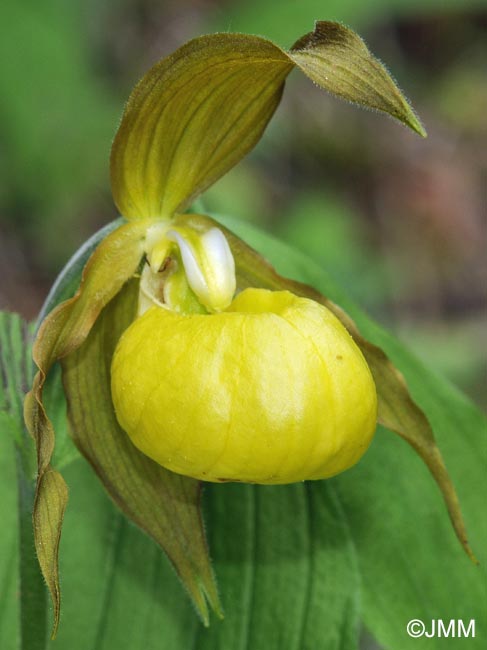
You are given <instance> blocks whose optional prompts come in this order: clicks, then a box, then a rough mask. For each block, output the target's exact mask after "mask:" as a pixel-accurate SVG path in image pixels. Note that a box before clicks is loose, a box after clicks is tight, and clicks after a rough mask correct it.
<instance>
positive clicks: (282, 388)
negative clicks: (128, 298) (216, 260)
mask: <svg viewBox="0 0 487 650" xmlns="http://www.w3.org/2000/svg"><path fill="white" fill-rule="evenodd" d="M112 396H113V403H114V406H115V411H116V414H117V418H118V420H119V423H120V425H121V426H122V428H123V429H124V430H125V431H126V432H127V433H128V435H129V436H130V438H131V440H132V442H133V443H134V444H135V445H136V446H137V447H138V448H139V449H140V450H141V451H142V452H143V453H145V454H146V455H147V456H149V457H150V458H152V459H153V460H155V461H156V462H157V463H159V464H160V465H162V466H164V467H166V468H167V469H169V470H172V471H174V472H177V473H179V474H185V475H187V476H192V477H194V478H197V479H201V480H204V481H244V482H249V483H292V482H295V481H301V480H306V479H321V478H327V477H330V476H333V475H334V474H338V473H339V472H342V471H344V470H345V469H347V468H349V467H350V466H352V465H353V464H355V463H356V462H357V461H358V460H359V459H360V457H361V456H362V455H363V454H364V452H365V451H366V449H367V447H368V446H369V444H370V442H371V439H372V436H373V434H374V431H375V426H376V418H377V397H376V391H375V385H374V382H373V379H372V376H371V373H370V370H369V368H368V366H367V364H366V362H365V360H364V358H363V356H362V354H361V352H360V350H359V349H358V347H357V346H356V345H355V343H354V342H353V340H352V338H351V337H350V335H349V334H348V332H347V331H346V330H345V328H344V327H343V326H342V325H341V323H340V322H339V321H338V320H337V319H336V318H335V316H334V315H333V314H332V313H331V312H330V311H329V310H328V309H326V308H325V307H323V306H322V305H319V304H318V303H316V302H314V301H312V300H308V299H305V298H299V297H297V296H295V295H293V294H292V293H290V292H287V291H274V292H273V291H267V290H264V289H246V290H245V291H243V292H242V293H240V294H239V295H238V296H237V297H236V298H235V299H234V301H233V302H232V304H231V305H230V307H229V308H228V309H227V310H226V311H224V312H221V313H218V314H187V315H184V314H178V313H175V312H172V311H170V310H168V309H165V308H163V307H158V306H155V307H152V308H151V309H149V310H148V311H147V312H146V313H145V314H144V315H143V316H141V317H140V318H138V319H137V320H136V321H134V323H133V324H132V325H131V326H130V327H129V328H128V329H127V331H126V332H125V333H124V335H123V336H122V338H121V340H120V342H119V344H118V347H117V349H116V352H115V355H114V358H113V363H112Z"/></svg>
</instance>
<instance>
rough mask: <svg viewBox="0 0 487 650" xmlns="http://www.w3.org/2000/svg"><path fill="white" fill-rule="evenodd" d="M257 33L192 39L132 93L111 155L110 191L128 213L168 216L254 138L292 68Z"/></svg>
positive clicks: (234, 159)
mask: <svg viewBox="0 0 487 650" xmlns="http://www.w3.org/2000/svg"><path fill="white" fill-rule="evenodd" d="M292 67H293V66H292V64H291V62H290V61H289V59H288V57H287V56H286V54H285V53H283V52H281V50H280V49H279V48H277V47H276V46H275V45H273V44H272V43H270V42H269V41H266V40H265V39H262V38H257V37H255V36H245V35H242V34H214V35H212V36H203V37H201V38H196V39H194V40H192V41H190V42H189V43H186V45H183V47H181V48H179V49H178V50H176V52H174V54H172V55H171V56H168V57H167V58H165V59H162V61H160V62H159V63H157V64H156V65H155V66H154V67H153V68H152V69H151V70H149V72H148V73H147V74H146V75H145V76H144V77H143V79H142V80H141V81H140V82H139V83H138V84H137V86H136V87H135V89H134V91H133V92H132V94H131V96H130V98H129V100H128V103H127V106H126V109H125V113H124V115H123V118H122V122H121V124H120V127H119V130H118V133H117V135H116V137H115V140H114V143H113V147H112V155H111V177H112V192H113V196H114V199H115V203H116V204H117V206H118V208H119V210H120V212H121V214H123V215H124V216H125V217H127V218H128V219H132V218H140V217H161V216H162V217H170V216H171V215H172V214H174V213H175V212H180V211H183V210H184V208H185V207H186V206H187V205H188V204H189V203H190V202H191V201H192V199H193V198H194V197H195V196H196V195H197V194H199V193H201V192H202V191H203V190H204V189H206V188H207V187H208V186H209V185H211V184H212V183H213V182H214V181H216V180H217V179H218V178H219V177H220V176H222V175H223V174H224V173H225V172H227V171H228V170H229V169H230V168H231V167H233V165H235V164H236V163H237V162H238V161H239V160H240V159H241V158H242V157H243V156H244V155H245V154H246V153H247V152H248V151H249V150H250V149H252V148H253V147H254V145H255V144H256V143H257V142H258V140H259V139H260V137H261V135H262V132H263V130H264V128H265V126H266V125H267V122H268V121H269V119H270V118H271V116H272V114H273V113H274V111H275V109H276V107H277V105H278V103H279V100H280V98H281V93H282V88H283V83H284V79H285V78H286V76H287V75H288V73H289V72H290V70H291V69H292Z"/></svg>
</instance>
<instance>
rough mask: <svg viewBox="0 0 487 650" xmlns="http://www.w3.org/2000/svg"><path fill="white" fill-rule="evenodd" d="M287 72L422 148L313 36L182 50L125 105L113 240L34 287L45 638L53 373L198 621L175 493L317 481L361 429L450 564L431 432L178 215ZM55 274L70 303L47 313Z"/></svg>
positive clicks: (391, 391) (57, 484) (210, 235)
mask: <svg viewBox="0 0 487 650" xmlns="http://www.w3.org/2000/svg"><path fill="white" fill-rule="evenodd" d="M294 68H298V69H299V70H301V71H302V72H303V73H304V74H305V75H307V76H308V77H309V78H310V79H311V80H312V81H313V82H315V83H316V84H317V85H319V86H321V87H322V88H324V89H326V90H328V91H329V92H331V93H333V94H335V95H337V96H338V97H342V98H344V99H346V100H349V101H352V102H355V103H357V104H359V105H361V106H365V107H368V108H373V109H376V110H379V111H382V112H385V113H387V114H389V115H391V116H392V117H394V118H396V119H398V120H400V121H401V122H403V123H404V124H406V125H407V126H409V127H410V128H411V129H412V130H414V131H416V132H417V133H419V134H421V135H425V132H424V129H423V127H422V125H421V123H420V121H419V120H418V119H417V117H416V116H415V114H414V112H413V111H412V109H411V107H410V106H409V104H408V102H407V100H406V99H405V97H404V96H403V95H402V93H401V92H400V90H399V89H398V88H397V86H396V85H395V83H394V81H393V80H392V79H391V77H390V76H389V74H388V72H387V70H386V69H385V68H384V67H383V65H382V64H381V63H380V62H379V61H378V60H377V59H376V58H375V57H374V56H373V55H372V54H371V53H370V52H369V50H368V49H367V47H366V45H365V44H364V42H363V41H362V40H361V39H360V37H359V36H358V35H357V34H355V33H354V32H353V31H352V30H350V29H348V28H346V27H344V26H343V25H339V24H337V23H332V22H326V21H325V22H318V23H317V24H316V27H315V30H314V31H313V32H310V33H309V34H306V35H305V36H303V37H302V38H300V39H299V40H298V41H297V42H296V43H295V44H294V46H293V47H292V48H291V49H290V50H289V51H286V50H283V49H282V48H280V47H278V46H277V45H275V44H273V43H271V42H270V41H268V40H266V39H263V38H260V37H255V36H246V35H243V34H215V35H212V36H205V37H202V38H197V39H194V40H193V41H190V42H189V43H187V44H186V45H183V46H182V47H181V48H179V49H178V50H177V51H176V52H174V53H173V54H172V55H170V56H168V57H166V58H165V59H162V60H161V61H160V62H159V63H157V64H156V65H155V66H154V67H153V68H152V69H151V70H149V72H148V73H147V74H146V75H145V76H144V78H143V79H142V80H141V81H140V82H139V84H138V85H137V86H136V87H135V89H134V91H133V92H132V94H131V96H130V98H129V100H128V103H127V106H126V109H125V112H124V115H123V117H122V120H121V123H120V127H119V129H118V131H117V134H116V136H115V139H114V142H113V146H112V152H111V182H112V193H113V196H114V200H115V203H116V205H117V208H118V210H119V212H120V214H121V215H122V217H123V219H124V220H125V221H126V222H124V223H119V224H118V227H117V228H116V229H110V228H109V229H107V230H106V231H104V233H103V235H106V236H104V237H103V239H101V238H99V239H98V240H97V241H96V244H97V246H96V248H95V247H93V246H92V242H88V243H87V245H86V246H85V247H84V248H82V249H81V250H80V252H79V253H78V254H77V255H75V257H74V258H73V259H74V261H73V263H72V265H71V266H70V265H68V268H67V271H66V272H65V274H64V277H61V279H60V280H59V282H57V283H56V284H55V286H54V287H53V290H52V293H51V295H50V297H49V298H48V301H47V302H48V309H47V310H46V313H48V312H50V313H48V315H47V316H46V318H45V319H44V320H43V322H42V324H41V326H40V328H39V331H38V334H37V338H36V341H35V344H34V348H33V357H34V360H35V363H36V365H37V366H38V369H39V371H38V372H37V374H36V376H35V378H34V382H33V387H32V390H31V391H30V393H29V394H28V395H27V397H26V400H25V409H24V411H25V421H26V424H27V427H28V429H29V431H30V432H31V434H32V436H33V438H34V439H35V442H36V446H37V463H38V475H37V487H36V497H35V502H34V512H33V520H34V534H35V544H36V550H37V554H38V558H39V563H40V566H41V569H42V573H43V575H44V577H45V580H46V583H47V585H48V587H49V590H50V592H51V596H52V600H53V605H54V626H53V634H55V631H56V628H57V625H58V622H59V612H60V587H59V575H58V549H59V539H60V535H61V526H62V521H63V517H64V511H65V507H66V503H67V486H66V484H65V482H64V479H63V478H62V476H61V474H60V473H59V472H58V471H57V470H56V469H55V468H54V467H53V466H52V456H53V450H54V447H55V435H54V428H53V426H52V423H51V421H50V420H49V417H48V414H47V412H46V409H45V406H44V397H43V391H44V387H45V382H46V379H47V376H48V373H49V372H50V370H51V368H52V367H53V365H54V364H55V363H56V362H57V361H59V360H61V365H62V372H63V385H64V389H65V394H66V398H67V402H68V413H69V419H70V424H71V429H72V431H71V434H72V437H73V440H74V441H75V443H76V445H77V447H78V449H79V450H80V451H81V453H82V454H83V455H84V456H85V457H86V458H87V460H88V461H89V462H90V464H91V465H92V466H93V468H94V469H95V471H96V473H97V474H98V476H99V477H100V479H101V481H102V482H103V484H104V485H105V488H106V489H107V491H108V492H109V494H110V496H111V497H112V498H113V499H114V501H115V502H116V503H117V504H118V505H119V507H120V508H121V509H122V510H123V512H124V513H125V514H126V515H127V516H128V517H129V518H130V519H132V520H133V521H134V522H135V523H136V524H137V525H138V526H139V527H141V528H142V529H143V530H144V531H145V532H146V533H147V534H149V535H150V536H151V537H152V538H153V539H155V540H156V541H157V543H158V544H159V545H160V546H161V547H162V548H163V549H164V550H165V551H166V553H167V555H168V556H169V558H170V559H171V561H172V562H173V564H174V566H175V567H176V569H177V571H178V573H179V575H180V577H181V579H182V581H183V582H184V584H185V585H186V587H187V589H188V591H189V593H190V594H191V596H192V598H193V600H194V602H195V604H196V606H197V608H198V611H199V612H200V613H201V616H202V618H203V620H205V621H207V620H208V608H207V600H208V602H209V603H210V605H211V606H212V608H213V609H214V610H215V611H216V612H221V608H220V604H219V598H218V591H217V589H216V584H215V580H214V576H213V572H212V569H211V565H210V562H209V557H208V549H207V545H206V541H205V535H204V529H203V526H202V520H201V515H200V488H199V483H198V481H197V480H193V479H194V478H196V479H203V480H207V481H226V480H231V481H248V482H258V483H286V482H292V481H301V480H304V479H319V478H326V477H328V476H332V475H334V474H336V473H338V472H341V471H343V470H345V469H347V468H348V467H350V466H351V465H353V464H354V463H355V462H356V461H357V460H358V459H359V458H360V457H361V456H362V454H363V453H364V452H365V450H366V449H367V446H368V445H369V443H370V440H371V438H372V435H373V432H374V428H375V422H376V416H377V410H379V420H380V421H381V423H382V424H384V425H385V426H387V427H389V428H390V429H391V430H393V431H396V432H398V433H400V434H401V435H402V436H403V437H405V438H406V439H407V440H408V441H409V442H410V443H411V444H412V445H413V447H414V448H415V449H416V450H417V451H418V453H419V454H420V455H421V456H422V457H423V459H424V460H425V462H426V463H427V464H428V466H429V468H430V469H431V470H432V472H433V474H434V475H435V478H436V479H437V481H438V483H439V485H440V487H441V489H442V491H443V493H444V496H445V500H446V502H447V505H448V508H449V512H450V514H451V517H452V521H453V522H454V525H455V529H456V531H457V534H458V536H459V538H460V539H461V540H462V543H463V544H464V547H465V548H466V550H467V552H470V550H469V547H468V544H467V543H466V538H465V532H464V525H463V520H462V518H461V514H460V511H459V507H458V500H457V497H456V493H455V491H454V489H453V487H452V485H451V482H450V480H449V477H448V474H447V472H446V470H445V467H444V464H443V461H442V458H441V455H440V454H439V451H438V449H437V447H436V445H435V442H434V437H433V433H432V430H431V427H430V425H429V423H428V421H427V420H426V418H425V416H424V414H423V413H422V411H421V410H420V409H419V408H418V407H417V406H416V405H415V404H414V402H413V400H412V399H411V396H410V395H409V392H408V389H407V387H406V385H405V383H404V381H403V378H402V376H401V375H400V374H399V373H397V372H396V371H395V369H394V367H393V366H392V364H391V363H390V362H389V360H388V359H387V357H386V355H385V354H384V353H383V352H382V350H380V348H377V347H376V346H375V345H373V344H371V343H368V342H367V341H366V340H365V339H364V338H363V337H362V336H361V334H360V332H359V331H358V329H357V327H356V326H355V324H354V323H353V321H351V319H349V318H348V316H347V315H346V314H345V313H344V312H342V311H341V309H340V308H339V307H337V306H336V305H334V304H333V303H331V302H330V301H328V300H327V299H325V298H324V297H323V296H321V295H320V294H318V293H317V292H316V291H315V290H314V289H312V288H311V287H309V286H307V285H300V284H299V283H293V282H292V281H290V280H286V279H285V278H283V277H281V276H279V275H277V273H275V271H274V270H273V269H272V268H271V267H270V266H269V265H268V264H267V263H266V261H265V260H264V259H263V258H262V257H261V256H260V255H258V254H257V253H256V252H255V251H253V250H252V249H250V247H249V246H247V245H246V244H245V243H244V242H243V241H242V240H239V239H238V237H236V236H235V235H233V234H232V233H230V232H229V231H226V230H225V229H224V228H223V227H220V224H218V223H217V222H216V221H214V220H213V219H211V218H210V217H204V216H202V215H192V214H185V210H187V209H188V207H189V206H190V205H191V204H192V202H193V200H194V199H195V197H197V196H198V195H199V194H201V193H202V192H203V191H204V190H205V189H206V188H207V187H209V186H210V185H211V184H212V183H214V182H215V181H216V180H217V179H218V178H220V177H221V176H222V175H223V174H225V173H226V172H227V171H228V170H229V169H231V168H232V167H233V166H234V165H235V164H236V163H237V162H239V161H240V160H241V159H242V158H243V157H244V156H245V155H246V154H247V153H248V152H249V151H250V150H251V149H252V148H253V147H254V146H255V144H256V143H257V142H258V140H259V139H260V137H261V135H262V133H263V131H264V129H265V127H266V126H267V123H268V122H269V120H270V118H271V117H272V115H273V113H274V111H275V109H276V108H277V106H278V104H279V102H280V99H281V95H282V92H283V89H284V83H285V80H286V78H287V76H288V75H289V74H290V72H291V71H292V70H293V69H294ZM127 221H128V223H127ZM89 252H91V253H92V254H91V255H89ZM88 258H89V259H88ZM81 259H82V260H83V261H84V262H86V266H85V267H84V269H83V271H82V273H81V266H80V265H79V264H80V261H81ZM73 267H74V268H75V272H74V277H75V278H76V279H77V280H78V281H79V288H78V289H77V291H76V289H74V291H76V293H75V294H74V295H73V292H72V291H71V292H69V293H67V294H65V293H64V291H65V289H66V285H68V286H70V287H71V288H73V287H72V284H71V283H72V280H73V273H72V271H73ZM249 287H250V288H249ZM256 287H258V288H256ZM269 289H272V291H269ZM283 289H291V292H290V291H287V290H286V291H283ZM137 293H138V307H137V301H136V298H137ZM297 294H299V295H300V296H301V297H298V295H297ZM235 295H236V297H235ZM66 298H67V299H66ZM61 299H62V300H64V302H61V303H60V300H61ZM328 307H329V309H328ZM332 312H333V314H334V315H333V314H332ZM335 316H337V317H338V319H340V320H337V318H336V317H335ZM340 321H341V323H343V325H342V324H341V323H340ZM345 328H346V329H345ZM352 336H353V339H352ZM357 346H359V347H360V350H359V347H357ZM362 352H363V354H364V356H362ZM367 364H369V365H367ZM369 366H370V370H369ZM372 375H373V377H374V379H375V381H376V385H377V392H378V395H379V409H378V407H377V397H376V388H375V385H374V381H373V379H372ZM117 418H118V422H117ZM127 434H128V435H127ZM130 440H132V442H133V443H134V444H135V446H134V445H133V444H132V443H131V442H130ZM136 447H138V449H137V448H136ZM139 450H141V451H139ZM141 452H143V453H141ZM152 459H153V460H152ZM154 460H155V461H156V462H153V461H154ZM168 470H169V471H168Z"/></svg>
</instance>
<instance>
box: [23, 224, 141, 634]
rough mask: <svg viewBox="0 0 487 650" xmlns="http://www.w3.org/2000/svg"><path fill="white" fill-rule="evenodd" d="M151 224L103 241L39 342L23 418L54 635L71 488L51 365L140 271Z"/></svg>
mask: <svg viewBox="0 0 487 650" xmlns="http://www.w3.org/2000/svg"><path fill="white" fill-rule="evenodd" d="M147 225H148V224H147V222H143V221H139V222H136V223H130V224H125V225H123V226H121V227H120V228H117V230H115V231H113V232H112V233H110V235H108V236H107V237H106V238H105V239H104V240H103V241H102V243H101V244H100V245H99V246H98V248H97V249H96V251H95V252H94V253H93V254H92V255H91V257H90V259H89V261H88V263H87V265H86V267H85V269H84V271H83V276H82V279H81V284H80V288H79V290H78V292H77V293H76V295H75V296H74V297H73V298H71V299H70V300H67V301H65V302H63V303H61V304H60V305H59V306H58V307H56V308H55V309H54V310H53V311H52V312H51V313H50V314H49V315H48V316H47V317H46V318H45V319H44V321H43V323H42V325H41V327H40V329H39V332H38V334H37V337H36V340H35V342H34V347H33V358H34V361H35V363H36V365H37V367H38V368H39V371H38V372H37V374H36V376H35V377H34V382H33V386H32V389H31V391H30V392H29V393H28V394H27V396H26V398H25V402H24V418H25V422H26V425H27V428H28V430H29V432H30V434H31V435H32V437H33V438H34V440H35V443H36V448H37V471H38V475H37V490H36V498H35V503H34V513H33V522H34V537H35V544H36V551H37V556H38V558H39V564H40V567H41V570H42V573H43V575H44V578H45V580H46V583H47V585H48V587H49V591H50V593H51V597H52V601H53V608H54V626H53V635H55V633H56V630H57V626H58V623H59V612H60V589H59V577H58V548H59V539H60V535H61V526H62V521H63V516H64V510H65V507H66V502H67V498H68V493H67V488H66V484H65V483H64V480H63V479H62V477H61V475H60V474H59V473H58V472H56V471H55V470H54V469H53V468H52V467H51V465H50V463H51V458H52V454H53V450H54V442H55V435H54V430H53V427H52V424H51V422H50V420H49V417H48V415H47V413H46V411H45V409H44V405H43V400H42V392H43V387H44V383H45V380H46V376H47V373H48V372H49V369H50V368H51V367H52V365H53V364H54V363H55V362H56V361H57V360H58V359H60V358H62V357H64V356H65V355H67V354H69V353H70V352H72V351H73V350H75V349H76V348H77V347H79V346H80V345H81V343H82V342H83V341H84V339H85V338H86V336H87V335H88V333H89V331H90V329H91V327H92V326H93V323H94V322H95V320H96V319H97V317H98V315H99V314H100V312H101V310H102V309H103V307H105V305H107V304H108V303H109V302H110V300H111V299H112V298H113V297H114V296H115V295H116V294H117V293H118V292H119V291H120V289H121V288H122V286H123V285H124V284H125V282H126V281H127V280H128V279H129V278H130V277H131V276H132V275H133V274H134V272H135V271H136V270H137V267H138V265H139V263H140V259H141V257H142V255H143V251H144V243H145V231H146V229H147Z"/></svg>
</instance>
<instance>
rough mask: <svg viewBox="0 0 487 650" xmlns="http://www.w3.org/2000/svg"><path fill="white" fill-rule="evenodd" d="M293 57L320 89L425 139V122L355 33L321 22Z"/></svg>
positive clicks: (297, 46)
mask: <svg viewBox="0 0 487 650" xmlns="http://www.w3.org/2000/svg"><path fill="white" fill-rule="evenodd" d="M289 56H290V57H291V59H292V60H293V61H294V63H295V64H296V65H297V66H298V67H299V68H301V70H302V71H303V72H304V73H305V74H306V75H307V76H308V77H309V78H310V79H312V80H313V81H314V82H315V83H317V84H318V85H319V86H321V87H322V88H324V89H325V90H328V91H329V92H331V93H333V94H334V95H336V96H337V97H341V98H343V99H346V100H348V101H351V102H354V103H355V104H359V105H360V106H365V107H366V108H372V109H375V110H378V111H382V112H384V113H388V114H389V115H391V116H392V117H395V118H396V119H397V120H399V121H400V122H403V123H404V124H405V125H406V126H409V127H410V128H411V129H413V131H416V133H419V135H421V136H423V137H425V136H426V131H425V130H424V128H423V126H422V124H421V122H420V121H419V119H418V118H417V116H416V115H415V114H414V111H413V109H412V108H411V106H410V105H409V103H408V101H407V99H406V98H405V97H404V95H403V94H402V92H401V91H400V90H399V88H398V87H397V85H396V84H395V83H394V81H393V79H392V78H391V76H390V74H389V73H388V71H387V70H386V68H385V67H384V66H383V65H382V63H381V62H380V61H379V60H378V59H376V57H375V56H374V55H373V54H371V52H370V51H369V49H368V48H367V46H366V44H365V43H364V41H363V40H362V39H361V38H360V36H358V34H356V33H355V32H354V31H353V30H351V29H349V28H348V27H345V26H344V25H340V24H339V23H334V22H330V21H318V22H317V23H316V25H315V29H314V31H312V32H310V33H309V34H306V35H305V36H303V37H302V38H300V39H299V40H298V41H297V42H296V43H295V44H294V45H293V47H292V48H291V51H290V53H289Z"/></svg>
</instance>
